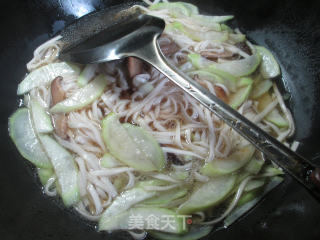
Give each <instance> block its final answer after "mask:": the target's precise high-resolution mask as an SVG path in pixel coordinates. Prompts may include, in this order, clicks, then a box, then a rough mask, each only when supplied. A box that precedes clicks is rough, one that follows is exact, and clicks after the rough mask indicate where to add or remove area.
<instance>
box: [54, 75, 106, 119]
mask: <svg viewBox="0 0 320 240" xmlns="http://www.w3.org/2000/svg"><path fill="white" fill-rule="evenodd" d="M107 84H108V79H107V77H106V76H105V75H103V74H100V75H98V76H97V77H95V78H94V79H93V80H92V81H91V82H90V83H89V84H87V85H86V86H84V87H83V88H81V89H79V90H78V91H77V92H76V93H74V94H73V95H72V96H71V97H69V98H67V99H65V100H64V101H62V102H59V103H57V104H56V105H54V106H53V107H52V108H51V109H50V112H51V113H68V112H71V111H74V110H78V109H81V108H84V107H85V106H87V105H89V104H91V103H92V102H93V101H95V100H96V99H97V98H99V97H100V96H101V95H102V93H103V91H104V89H105V87H106V86H107Z"/></svg>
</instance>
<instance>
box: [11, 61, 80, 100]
mask: <svg viewBox="0 0 320 240" xmlns="http://www.w3.org/2000/svg"><path fill="white" fill-rule="evenodd" d="M77 71H78V69H75V68H74V67H72V66H70V65H69V64H67V63H66V62H60V63H50V64H48V65H45V66H43V67H40V68H38V69H36V70H34V71H32V72H31V73H29V74H28V75H27V76H26V78H25V79H24V80H23V81H22V82H21V83H20V84H19V86H18V92H17V93H18V95H22V94H25V93H27V92H29V91H30V90H31V89H33V88H36V87H39V86H43V85H47V84H50V83H51V82H52V81H53V79H55V78H56V77H58V76H62V77H64V76H67V75H72V74H78V72H77Z"/></svg>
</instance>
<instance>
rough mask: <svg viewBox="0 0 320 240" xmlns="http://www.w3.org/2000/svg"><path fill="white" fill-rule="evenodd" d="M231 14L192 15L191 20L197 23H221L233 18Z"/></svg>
mask: <svg viewBox="0 0 320 240" xmlns="http://www.w3.org/2000/svg"><path fill="white" fill-rule="evenodd" d="M233 18H234V16H233V15H226V16H206V15H193V16H192V20H194V21H195V22H196V23H198V22H199V24H203V23H206V24H211V23H222V22H226V21H229V20H231V19H233Z"/></svg>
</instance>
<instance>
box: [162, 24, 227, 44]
mask: <svg viewBox="0 0 320 240" xmlns="http://www.w3.org/2000/svg"><path fill="white" fill-rule="evenodd" d="M166 31H169V32H171V31H179V32H181V33H182V34H184V35H186V36H188V37H189V38H191V39H192V40H194V41H199V42H200V41H204V40H210V41H213V42H224V41H226V40H227V39H228V36H229V34H228V33H227V32H220V31H207V32H200V31H195V30H193V29H189V28H188V27H187V26H185V25H183V24H182V23H180V22H173V23H171V24H169V25H167V26H166Z"/></svg>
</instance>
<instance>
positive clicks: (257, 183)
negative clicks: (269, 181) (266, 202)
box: [244, 179, 266, 192]
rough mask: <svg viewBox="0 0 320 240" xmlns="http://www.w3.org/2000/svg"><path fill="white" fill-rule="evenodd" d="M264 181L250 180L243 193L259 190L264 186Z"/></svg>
mask: <svg viewBox="0 0 320 240" xmlns="http://www.w3.org/2000/svg"><path fill="white" fill-rule="evenodd" d="M265 182H266V181H265V179H258V180H251V181H250V182H248V184H247V186H246V187H245V189H244V191H245V192H250V191H254V190H257V189H258V188H261V187H262V186H263V185H264V184H265Z"/></svg>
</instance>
